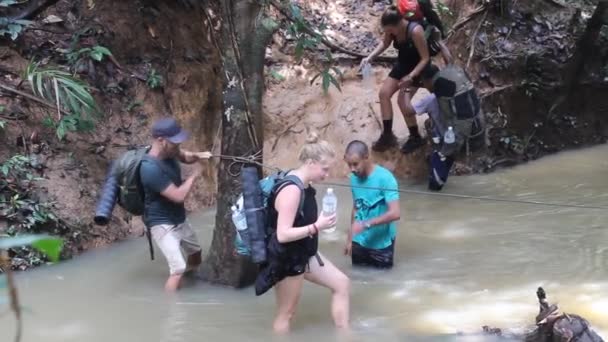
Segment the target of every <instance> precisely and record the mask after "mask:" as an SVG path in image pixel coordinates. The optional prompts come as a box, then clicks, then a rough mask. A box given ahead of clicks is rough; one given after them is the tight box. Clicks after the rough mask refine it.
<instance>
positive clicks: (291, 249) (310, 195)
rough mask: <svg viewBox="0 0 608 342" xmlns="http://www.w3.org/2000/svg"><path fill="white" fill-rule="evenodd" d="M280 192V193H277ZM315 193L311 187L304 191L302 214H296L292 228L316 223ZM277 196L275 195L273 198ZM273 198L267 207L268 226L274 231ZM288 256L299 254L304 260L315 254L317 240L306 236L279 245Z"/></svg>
mask: <svg viewBox="0 0 608 342" xmlns="http://www.w3.org/2000/svg"><path fill="white" fill-rule="evenodd" d="M279 192H280V191H279ZM316 194H317V191H316V190H315V188H313V187H312V186H309V187H307V188H306V189H304V206H303V208H302V213H298V214H296V218H295V220H294V223H293V226H294V227H303V226H306V225H309V224H313V223H315V222H316V221H317V219H318V217H319V214H318V208H317V199H316ZM277 195H278V193H277V194H275V196H274V198H276V196H277ZM274 198H273V199H272V202H271V203H272V205H271V206H270V205H269V209H270V210H269V215H268V216H269V217H268V219H269V222H268V223H269V224H270V225H271V227H272V228H274V229H275V231H276V227H277V218H278V213H277V211H276V210H275V209H274ZM281 245H282V246H283V247H284V248H285V249H286V250H287V251H288V253H289V254H299V255H301V256H304V257H305V258H306V259H307V258H310V257H312V256H314V255H315V254H317V249H318V247H319V238H318V236H317V235H316V234H315V235H313V236H312V237H310V236H307V237H305V238H303V239H300V240H296V241H291V242H286V243H282V244H281Z"/></svg>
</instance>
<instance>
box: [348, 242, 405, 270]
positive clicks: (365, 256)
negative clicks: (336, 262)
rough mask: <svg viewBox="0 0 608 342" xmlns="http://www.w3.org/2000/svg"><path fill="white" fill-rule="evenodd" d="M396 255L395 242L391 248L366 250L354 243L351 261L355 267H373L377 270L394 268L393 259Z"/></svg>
mask: <svg viewBox="0 0 608 342" xmlns="http://www.w3.org/2000/svg"><path fill="white" fill-rule="evenodd" d="M394 255H395V240H393V242H392V243H391V245H390V246H388V247H386V248H382V249H371V248H365V247H363V246H361V245H360V244H358V243H356V242H354V241H353V247H352V250H351V259H352V262H353V265H357V266H372V267H377V268H391V267H393V257H394Z"/></svg>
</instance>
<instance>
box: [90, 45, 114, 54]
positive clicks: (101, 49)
mask: <svg viewBox="0 0 608 342" xmlns="http://www.w3.org/2000/svg"><path fill="white" fill-rule="evenodd" d="M93 52H97V53H100V54H102V55H105V56H112V52H111V51H110V50H109V49H108V48H107V47H105V46H101V45H95V46H93Z"/></svg>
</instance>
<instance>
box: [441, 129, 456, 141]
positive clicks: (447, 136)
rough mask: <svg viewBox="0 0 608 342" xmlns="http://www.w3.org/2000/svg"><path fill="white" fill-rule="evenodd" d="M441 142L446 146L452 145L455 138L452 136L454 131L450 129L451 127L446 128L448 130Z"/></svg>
mask: <svg viewBox="0 0 608 342" xmlns="http://www.w3.org/2000/svg"><path fill="white" fill-rule="evenodd" d="M443 141H444V142H445V143H446V144H453V143H454V142H455V141H456V136H455V135H454V129H452V126H450V127H448V130H447V131H446V132H445V134H444V136H443Z"/></svg>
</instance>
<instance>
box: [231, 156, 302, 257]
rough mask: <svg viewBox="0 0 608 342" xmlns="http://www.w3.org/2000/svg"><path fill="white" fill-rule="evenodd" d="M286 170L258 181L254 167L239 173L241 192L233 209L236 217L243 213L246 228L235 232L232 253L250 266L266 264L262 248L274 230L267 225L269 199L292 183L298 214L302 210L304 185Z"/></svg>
mask: <svg viewBox="0 0 608 342" xmlns="http://www.w3.org/2000/svg"><path fill="white" fill-rule="evenodd" d="M287 173H288V171H279V172H277V173H274V174H271V175H269V176H267V177H265V178H263V179H261V180H258V172H257V169H256V168H254V167H246V168H243V170H242V173H241V180H242V187H243V193H242V194H241V196H239V198H238V199H237V201H236V203H235V206H236V210H237V213H238V214H242V213H244V214H245V216H246V220H247V227H246V228H245V229H244V232H243V230H242V231H239V230H237V229H236V223H235V222H233V224H234V226H235V231H236V233H237V234H236V237H235V250H236V252H237V254H240V255H244V256H247V257H250V258H251V259H252V261H253V262H254V263H257V264H260V263H264V262H266V245H267V242H268V239H269V237H270V236H271V235H272V234H273V233H274V229H275V227H270V225H269V222H268V215H269V207H268V206H269V204H270V203H269V200H270V199H271V198H274V196H275V195H276V193H278V191H280V190H281V189H282V188H283V187H284V186H286V185H288V184H295V185H297V186H298V187H299V188H300V190H301V198H300V205H299V207H298V213H299V214H302V211H303V207H304V184H303V183H302V181H301V180H300V179H299V178H298V177H296V176H292V175H287Z"/></svg>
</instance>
